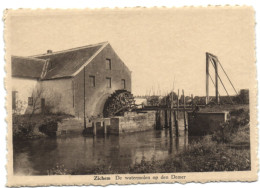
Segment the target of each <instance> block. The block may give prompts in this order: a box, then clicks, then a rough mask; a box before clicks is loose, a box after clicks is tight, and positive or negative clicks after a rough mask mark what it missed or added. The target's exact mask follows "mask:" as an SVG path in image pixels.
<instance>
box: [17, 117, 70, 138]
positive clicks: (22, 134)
mask: <svg viewBox="0 0 260 188" xmlns="http://www.w3.org/2000/svg"><path fill="white" fill-rule="evenodd" d="M68 117H71V116H69V115H56V114H51V115H43V114H34V115H33V116H31V115H15V114H14V115H13V138H14V139H32V138H39V137H46V136H54V135H55V131H56V130H57V124H58V122H60V121H61V120H62V119H64V118H68Z"/></svg>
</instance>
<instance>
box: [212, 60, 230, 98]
mask: <svg viewBox="0 0 260 188" xmlns="http://www.w3.org/2000/svg"><path fill="white" fill-rule="evenodd" d="M212 61H214V60H213V59H212V58H210V62H211V64H212V66H213V67H215V70H216V66H215V65H214V64H213V62H212ZM214 63H216V62H215V61H214ZM216 74H217V77H218V78H219V80H220V82H221V84H222V86H223V88H224V89H225V91H226V93H227V95H228V97H229V99H230V101H231V102H232V103H233V101H232V99H231V98H230V96H229V94H228V91H227V89H226V87H225V86H224V83H223V82H222V80H221V78H220V76H219V75H218V73H217V72H216Z"/></svg>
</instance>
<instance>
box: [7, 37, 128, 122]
mask: <svg viewBox="0 0 260 188" xmlns="http://www.w3.org/2000/svg"><path fill="white" fill-rule="evenodd" d="M11 61H12V64H11V66H12V67H11V68H12V97H13V98H12V102H13V111H17V112H18V111H19V113H21V114H24V113H32V111H33V110H35V113H40V112H44V111H50V112H52V113H65V114H70V115H73V116H75V117H78V118H83V117H85V116H86V117H90V116H98V115H102V112H103V108H104V104H105V102H106V100H107V98H108V97H109V96H110V95H111V94H112V93H113V92H114V91H115V90H120V89H124V90H127V91H130V92H131V71H130V70H129V68H128V67H127V66H126V65H125V63H124V62H123V61H122V60H121V59H120V57H119V56H118V55H117V54H116V52H115V51H114V50H113V48H112V47H111V45H110V44H109V43H108V42H103V43H99V44H93V45H88V46H84V47H79V48H74V49H69V50H64V51H59V52H52V51H51V50H48V51H47V53H46V54H42V55H35V56H30V57H18V56H12V58H11ZM25 85H26V86H28V87H26V89H25V88H24V86H25ZM27 88H30V89H27ZM36 103H37V104H36ZM35 106H37V108H36V107H35ZM18 108H19V110H18Z"/></svg>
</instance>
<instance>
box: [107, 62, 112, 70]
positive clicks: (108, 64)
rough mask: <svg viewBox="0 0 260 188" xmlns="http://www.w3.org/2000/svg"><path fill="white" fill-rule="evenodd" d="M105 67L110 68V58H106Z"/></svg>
mask: <svg viewBox="0 0 260 188" xmlns="http://www.w3.org/2000/svg"><path fill="white" fill-rule="evenodd" d="M106 69H107V70H111V59H106Z"/></svg>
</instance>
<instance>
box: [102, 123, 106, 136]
mask: <svg viewBox="0 0 260 188" xmlns="http://www.w3.org/2000/svg"><path fill="white" fill-rule="evenodd" d="M102 123H103V129H104V134H107V125H106V124H105V121H104V120H103V121H102Z"/></svg>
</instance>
